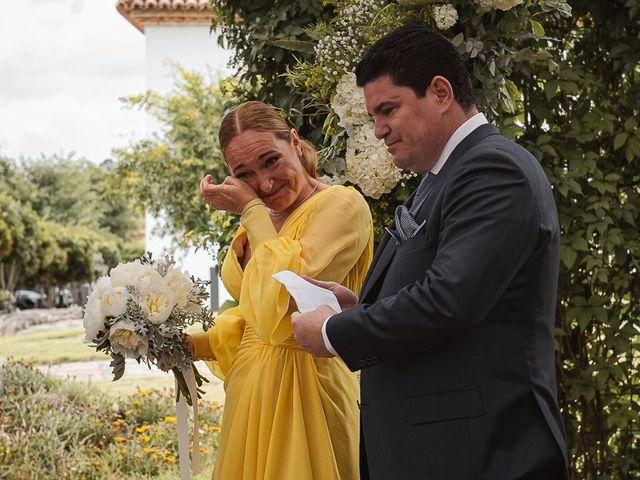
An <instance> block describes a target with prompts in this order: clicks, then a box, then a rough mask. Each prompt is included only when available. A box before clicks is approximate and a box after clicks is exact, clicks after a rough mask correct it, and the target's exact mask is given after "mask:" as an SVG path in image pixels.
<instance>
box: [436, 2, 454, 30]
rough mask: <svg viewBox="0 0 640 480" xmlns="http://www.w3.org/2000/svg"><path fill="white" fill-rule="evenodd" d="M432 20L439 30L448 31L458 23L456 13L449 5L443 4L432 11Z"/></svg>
mask: <svg viewBox="0 0 640 480" xmlns="http://www.w3.org/2000/svg"><path fill="white" fill-rule="evenodd" d="M433 18H434V20H435V22H436V26H437V27H438V28H439V29H440V30H448V29H450V28H451V27H453V26H454V25H455V24H456V22H457V21H458V11H457V10H456V9H455V8H454V6H453V5H451V4H450V3H445V4H444V5H438V6H436V7H435V8H434V9H433Z"/></svg>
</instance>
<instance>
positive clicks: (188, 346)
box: [184, 335, 195, 358]
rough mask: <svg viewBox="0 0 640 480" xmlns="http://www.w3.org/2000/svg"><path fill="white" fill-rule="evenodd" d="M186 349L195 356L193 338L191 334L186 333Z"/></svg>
mask: <svg viewBox="0 0 640 480" xmlns="http://www.w3.org/2000/svg"><path fill="white" fill-rule="evenodd" d="M184 349H185V350H186V351H188V352H189V353H190V354H191V358H193V354H194V352H195V347H194V345H193V338H191V335H185V337H184Z"/></svg>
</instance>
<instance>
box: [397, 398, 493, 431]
mask: <svg viewBox="0 0 640 480" xmlns="http://www.w3.org/2000/svg"><path fill="white" fill-rule="evenodd" d="M481 415H484V407H483V405H482V397H481V396H480V392H479V391H477V390H454V391H448V392H438V393H429V394H426V395H419V396H416V397H407V398H405V399H404V400H403V401H402V416H403V418H404V420H405V421H406V422H408V423H411V424H413V425H418V424H421V423H434V422H443V421H445V420H455V419H461V418H471V417H479V416H481Z"/></svg>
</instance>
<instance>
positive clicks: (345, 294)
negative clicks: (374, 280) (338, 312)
mask: <svg viewBox="0 0 640 480" xmlns="http://www.w3.org/2000/svg"><path fill="white" fill-rule="evenodd" d="M302 278H304V279H305V280H306V281H307V282H309V283H313V284H314V285H316V286H318V287H320V288H324V289H325V290H329V291H330V292H331V293H333V294H334V295H335V296H336V298H337V299H338V304H339V305H340V308H341V309H342V310H348V309H350V308H351V307H353V306H354V305H356V304H357V303H358V296H357V295H356V294H355V293H353V292H352V291H351V290H349V289H348V288H347V287H343V286H342V285H340V284H339V283H338V282H323V281H321V280H316V279H315V278H311V277H307V276H306V275H303V276H302Z"/></svg>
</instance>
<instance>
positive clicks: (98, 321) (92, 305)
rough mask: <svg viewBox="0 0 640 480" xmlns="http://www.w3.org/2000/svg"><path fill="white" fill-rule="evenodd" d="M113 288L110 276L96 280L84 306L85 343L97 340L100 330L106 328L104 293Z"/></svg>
mask: <svg viewBox="0 0 640 480" xmlns="http://www.w3.org/2000/svg"><path fill="white" fill-rule="evenodd" d="M110 289H111V280H110V279H109V277H100V278H99V279H98V281H97V282H96V284H95V286H94V287H93V290H92V291H91V295H89V299H88V300H87V304H86V305H85V307H84V315H83V317H82V326H83V327H84V330H85V338H84V342H85V343H91V342H95V341H96V339H97V337H98V333H99V332H100V330H104V321H105V319H106V314H105V312H104V311H103V309H102V295H103V294H104V293H105V292H107V291H109V290H110Z"/></svg>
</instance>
